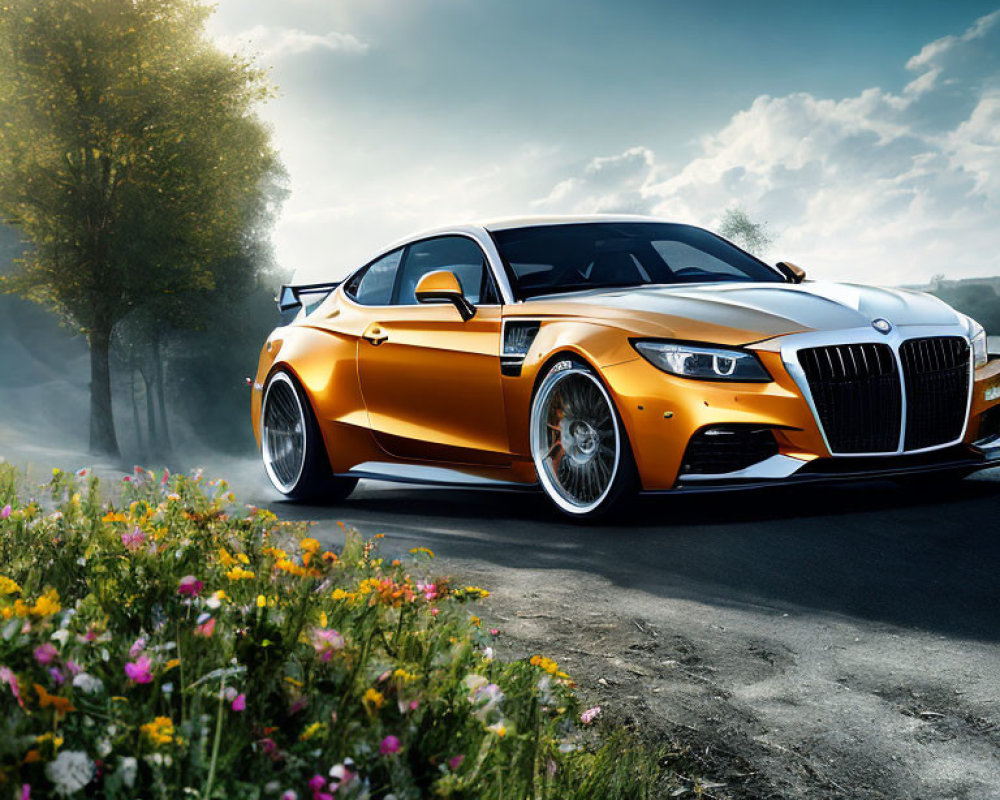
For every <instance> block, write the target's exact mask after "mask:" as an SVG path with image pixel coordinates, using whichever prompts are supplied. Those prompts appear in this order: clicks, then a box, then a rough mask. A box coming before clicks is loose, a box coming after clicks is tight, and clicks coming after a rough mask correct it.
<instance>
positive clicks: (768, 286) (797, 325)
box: [513, 281, 963, 345]
mask: <svg viewBox="0 0 1000 800" xmlns="http://www.w3.org/2000/svg"><path fill="white" fill-rule="evenodd" d="M513 315H516V316H526V317H530V316H556V317H565V316H568V317H575V318H581V317H583V318H587V319H601V320H605V321H608V322H610V323H613V324H615V325H616V326H618V327H622V328H625V329H628V330H630V331H631V332H633V333H634V335H639V336H663V337H668V338H674V339H681V340H688V341H705V342H715V343H718V344H729V345H741V344H750V343H751V342H759V341H762V340H764V339H770V338H772V337H774V336H783V335H786V334H790V333H802V332H805V331H817V330H818V331H832V330H842V329H850V328H859V327H866V326H869V325H871V323H872V320H875V319H878V318H880V317H881V318H884V319H887V320H888V321H889V322H891V323H892V324H893V325H894V326H897V327H898V326H905V325H952V326H953V325H956V324H960V323H961V321H962V319H963V318H962V316H961V315H960V314H958V313H957V312H956V311H955V310H954V309H952V308H951V307H950V306H949V305H947V304H946V303H943V302H942V301H940V300H938V299H937V298H936V297H933V296H932V295H928V294H924V293H921V292H913V291H908V290H904V289H881V288H877V287H873V286H861V285H858V284H848V283H833V282H827V281H810V282H808V283H802V284H797V285H793V284H776V283H724V284H718V283H715V284H688V285H684V286H639V287H633V288H628V289H611V290H603V291H593V292H574V293H572V294H565V295H548V296H545V297H537V298H533V299H531V300H528V301H526V302H525V303H523V304H519V305H518V306H517V311H516V312H514V314H513Z"/></svg>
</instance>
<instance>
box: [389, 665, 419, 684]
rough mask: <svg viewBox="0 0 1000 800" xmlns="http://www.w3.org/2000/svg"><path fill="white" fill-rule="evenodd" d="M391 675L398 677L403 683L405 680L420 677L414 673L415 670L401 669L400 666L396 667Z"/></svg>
mask: <svg viewBox="0 0 1000 800" xmlns="http://www.w3.org/2000/svg"><path fill="white" fill-rule="evenodd" d="M392 676H393V677H394V678H399V679H400V680H401V681H403V682H404V683H405V682H407V681H415V680H417V678H419V677H420V676H419V675H417V674H416V673H415V672H407V671H406V670H405V669H403V668H402V667H400V668H399V669H397V670H396V671H395V672H393V673H392Z"/></svg>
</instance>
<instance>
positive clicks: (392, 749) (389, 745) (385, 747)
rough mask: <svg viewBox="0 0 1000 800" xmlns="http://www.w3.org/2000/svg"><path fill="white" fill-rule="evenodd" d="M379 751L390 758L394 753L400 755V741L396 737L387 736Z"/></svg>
mask: <svg viewBox="0 0 1000 800" xmlns="http://www.w3.org/2000/svg"><path fill="white" fill-rule="evenodd" d="M378 751H379V752H380V753H381V754H382V755H384V756H389V755H392V754H394V753H398V752H399V739H397V738H396V737H395V736H386V737H385V738H384V739H383V740H382V744H380V745H379V747H378Z"/></svg>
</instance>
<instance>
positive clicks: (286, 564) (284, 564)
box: [274, 558, 306, 577]
mask: <svg viewBox="0 0 1000 800" xmlns="http://www.w3.org/2000/svg"><path fill="white" fill-rule="evenodd" d="M274 566H276V567H277V568H278V569H280V570H281V571H282V572H287V573H288V574H289V575H298V576H299V577H301V576H303V575H305V574H306V571H305V569H303V568H302V567H300V566H299V565H298V564H296V563H295V562H294V561H289V560H288V559H287V558H282V559H279V560H278V561H277V562H275V565H274Z"/></svg>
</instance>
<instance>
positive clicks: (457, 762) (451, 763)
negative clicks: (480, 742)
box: [448, 753, 465, 772]
mask: <svg viewBox="0 0 1000 800" xmlns="http://www.w3.org/2000/svg"><path fill="white" fill-rule="evenodd" d="M463 761H465V756H464V755H462V754H461V753H459V754H458V755H457V756H452V757H451V758H449V759H448V769H450V770H451V771H452V772H454V771H455V770H456V769H458V768H459V767H460V766H462V762H463Z"/></svg>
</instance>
